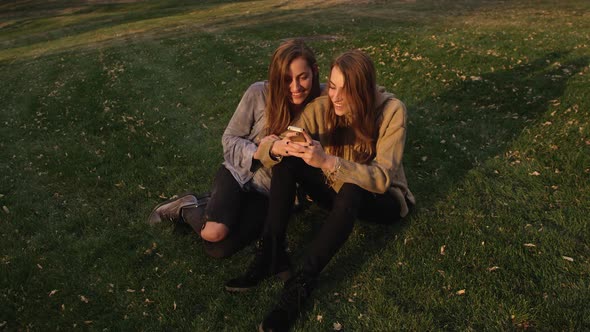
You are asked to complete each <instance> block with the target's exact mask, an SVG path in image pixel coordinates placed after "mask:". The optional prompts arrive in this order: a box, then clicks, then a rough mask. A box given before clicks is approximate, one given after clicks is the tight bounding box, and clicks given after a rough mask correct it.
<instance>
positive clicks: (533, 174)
mask: <svg viewBox="0 0 590 332" xmlns="http://www.w3.org/2000/svg"><path fill="white" fill-rule="evenodd" d="M529 175H532V176H539V175H541V173H539V172H537V171H534V172H532V173H529Z"/></svg>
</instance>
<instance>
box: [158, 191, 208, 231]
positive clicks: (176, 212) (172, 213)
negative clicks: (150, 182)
mask: <svg viewBox="0 0 590 332" xmlns="http://www.w3.org/2000/svg"><path fill="white" fill-rule="evenodd" d="M196 204H197V197H196V196H195V195H194V194H184V195H181V196H175V197H172V198H171V199H169V200H167V201H165V202H162V203H160V204H158V205H156V207H155V208H154V209H153V210H152V213H150V215H149V217H148V219H147V223H148V224H150V225H155V224H159V223H161V222H162V221H165V220H169V221H172V222H178V221H179V220H180V210H181V209H182V208H183V207H185V206H189V205H196Z"/></svg>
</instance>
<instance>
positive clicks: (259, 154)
mask: <svg viewBox="0 0 590 332" xmlns="http://www.w3.org/2000/svg"><path fill="white" fill-rule="evenodd" d="M277 140H280V137H279V136H277V135H268V136H265V137H263V138H262V139H261V140H260V142H259V143H258V148H257V149H256V151H254V155H253V156H252V157H253V158H254V159H258V160H260V159H261V158H262V153H263V152H262V151H260V146H261V145H262V143H264V142H266V141H277Z"/></svg>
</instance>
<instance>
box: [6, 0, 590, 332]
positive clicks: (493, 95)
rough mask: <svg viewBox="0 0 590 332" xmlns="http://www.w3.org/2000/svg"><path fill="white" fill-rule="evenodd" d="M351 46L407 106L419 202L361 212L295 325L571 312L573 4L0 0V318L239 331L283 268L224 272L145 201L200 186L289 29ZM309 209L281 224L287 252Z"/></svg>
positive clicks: (585, 207)
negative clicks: (392, 214)
mask: <svg viewBox="0 0 590 332" xmlns="http://www.w3.org/2000/svg"><path fill="white" fill-rule="evenodd" d="M292 37H303V38H306V40H307V42H308V43H309V44H310V46H312V48H313V49H314V50H315V51H316V54H317V56H318V60H319V62H320V67H321V68H320V71H321V77H322V79H325V78H326V77H327V73H328V70H329V64H330V61H331V59H332V58H333V57H334V56H336V55H338V54H339V53H340V52H342V51H344V50H348V49H351V48H359V49H362V50H364V51H365V52H367V53H368V54H370V55H371V57H372V58H373V60H374V61H375V64H376V66H377V71H378V82H379V84H380V85H383V86H386V87H387V89H388V90H389V91H392V92H394V93H395V94H396V95H397V96H398V97H399V98H400V99H401V100H402V101H404V102H405V103H406V105H407V106H408V110H409V116H410V125H409V128H408V139H407V142H406V151H405V159H404V166H405V169H406V173H407V176H408V182H409V185H410V188H411V189H412V191H413V192H414V194H415V195H416V197H417V200H418V206H417V207H416V210H415V211H414V213H413V214H412V215H411V216H410V217H409V218H407V219H406V220H404V221H403V222H402V223H400V224H399V225H396V226H395V227H387V226H382V225H373V224H369V223H363V222H359V223H358V224H357V225H356V226H355V230H354V232H353V234H352V236H351V238H350V239H349V241H348V242H347V244H346V245H345V247H344V248H343V250H342V251H341V252H340V253H339V254H338V255H337V257H336V258H335V259H334V260H333V261H332V262H331V263H330V265H329V266H328V267H327V268H326V271H325V272H324V273H323V274H322V278H321V280H320V285H319V287H318V288H317V289H316V291H315V292H314V294H313V297H312V299H311V301H310V303H309V305H308V306H307V307H306V310H305V312H304V314H303V315H302V317H301V319H300V320H299V322H298V324H297V325H296V327H295V330H298V331H316V330H317V331H326V330H334V329H337V328H339V327H341V328H343V329H344V330H348V331H371V330H374V331H394V330H419V331H423V330H521V329H535V330H543V331H555V330H588V329H590V309H589V307H588V305H587V303H588V302H589V301H590V283H589V280H590V240H589V239H590V223H589V220H590V217H589V216H590V200H589V197H590V125H589V119H590V111H589V110H590V67H589V64H590V3H588V2H587V1H583V0H578V1H576V0H571V1H559V2H557V1H549V0H547V1H535V2H531V1H524V0H523V1H517V0H515V1H493V0H470V1H467V0H460V1H434V0H424V1H402V0H399V1H382V0H373V1H371V0H369V1H359V2H357V1H346V0H328V1H325V0H324V1H315V0H304V1H269V0H258V1H215V0H206V1H199V2H197V3H194V2H191V1H180V0H179V1H63V0H62V1H60V0H54V1H37V0H31V1H14V0H10V1H3V2H2V3H1V4H0V77H1V80H0V206H1V207H2V211H0V330H7V331H9V330H10V331H12V330H40V331H47V330H77V329H83V330H102V331H121V330H148V331H151V330H196V331H218V330H228V331H247V330H254V329H255V328H256V326H257V324H258V323H259V322H260V320H261V318H262V316H263V315H264V314H265V313H266V312H267V311H268V310H269V309H270V308H271V307H272V305H273V304H274V301H275V298H276V295H277V294H278V293H279V292H280V288H281V285H280V284H279V283H278V282H276V281H268V282H265V283H264V284H263V285H261V286H260V287H259V288H258V289H256V290H255V291H253V292H250V293H247V294H243V295H234V294H228V293H226V292H224V291H223V283H224V282H225V281H226V280H228V279H229V278H231V277H233V276H235V275H236V274H238V273H240V272H241V271H243V270H244V269H245V267H246V266H247V264H248V262H249V260H250V257H251V248H247V249H245V250H244V251H243V252H240V253H238V254H236V255H235V256H233V257H231V258H230V259H226V260H215V259H212V258H209V257H207V256H206V255H205V253H204V252H203V250H202V248H201V243H200V240H199V239H198V238H197V237H196V236H191V235H179V234H176V233H174V232H172V231H171V229H172V228H171V227H155V228H150V227H148V226H147V225H146V224H145V218H146V217H147V214H148V213H149V211H150V210H151V208H152V207H153V206H154V205H155V204H157V203H159V202H161V201H162V200H164V199H165V198H167V197H170V196H172V195H174V194H177V193H180V192H184V191H187V190H190V191H196V192H203V191H207V190H208V189H209V187H210V184H211V181H212V178H213V175H214V174H215V171H216V169H217V168H218V167H219V164H220V163H221V161H222V150H221V134H222V132H223V129H224V128H225V125H226V124H227V122H228V120H229V118H230V117H231V115H232V113H233V111H234V109H235V107H236V105H237V103H238V102H239V100H240V97H241V94H242V93H243V92H244V91H245V89H246V88H247V87H248V86H249V85H250V84H251V83H252V82H254V81H258V80H263V79H265V77H266V70H267V66H268V61H269V58H270V55H271V53H272V51H273V50H274V48H276V46H278V45H279V44H280V42H281V41H282V40H284V39H286V38H292ZM324 217H325V214H323V212H322V211H320V210H318V209H316V208H312V209H310V210H308V211H306V212H305V213H303V214H301V215H298V216H296V217H295V218H294V220H292V222H291V224H290V232H289V246H290V250H291V252H292V254H293V256H294V258H295V261H296V262H300V260H301V258H302V255H303V254H304V252H305V245H306V244H307V243H308V242H309V238H310V237H311V236H313V232H314V230H315V229H316V228H317V227H318V225H320V224H321V222H322V220H323V218H324Z"/></svg>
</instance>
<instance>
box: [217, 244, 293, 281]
mask: <svg viewBox="0 0 590 332" xmlns="http://www.w3.org/2000/svg"><path fill="white" fill-rule="evenodd" d="M269 242H271V241H269V240H260V241H258V243H257V245H256V253H255V256H254V260H253V261H252V262H251V263H250V266H248V270H247V271H246V273H244V274H243V275H241V276H239V277H237V278H235V279H231V280H230V281H228V282H227V283H225V289H226V290H227V291H229V292H243V291H247V290H249V289H250V288H253V287H256V286H257V285H258V284H259V283H260V282H262V281H263V280H265V279H267V278H269V277H271V276H273V275H276V276H277V277H279V278H280V279H281V280H283V281H285V280H287V279H289V277H290V276H291V260H290V259H289V255H288V254H287V251H286V250H285V246H284V245H280V246H279V248H278V249H277V250H275V251H274V253H273V250H272V246H271V245H270V244H269ZM273 256H274V259H273Z"/></svg>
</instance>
